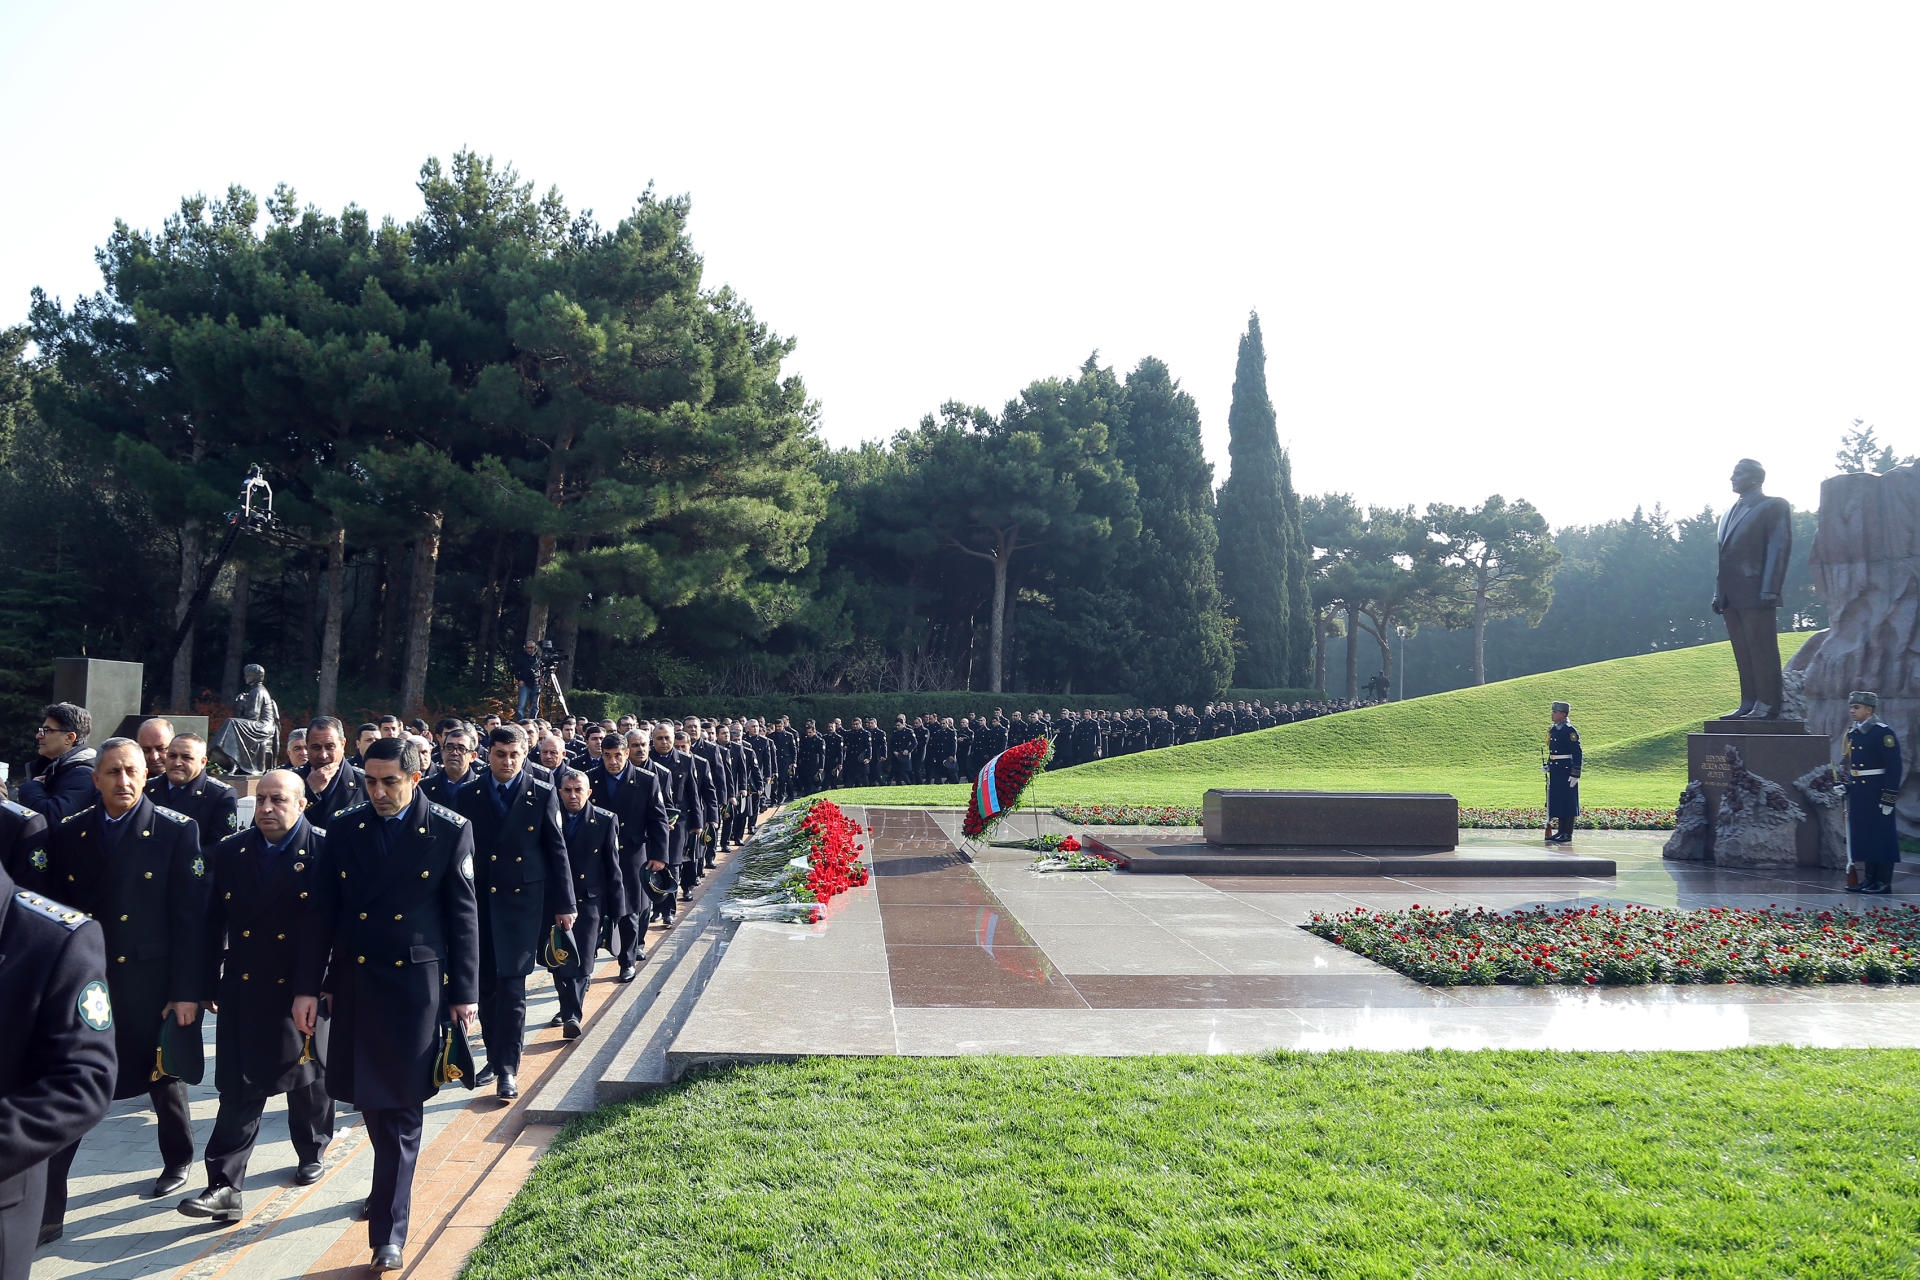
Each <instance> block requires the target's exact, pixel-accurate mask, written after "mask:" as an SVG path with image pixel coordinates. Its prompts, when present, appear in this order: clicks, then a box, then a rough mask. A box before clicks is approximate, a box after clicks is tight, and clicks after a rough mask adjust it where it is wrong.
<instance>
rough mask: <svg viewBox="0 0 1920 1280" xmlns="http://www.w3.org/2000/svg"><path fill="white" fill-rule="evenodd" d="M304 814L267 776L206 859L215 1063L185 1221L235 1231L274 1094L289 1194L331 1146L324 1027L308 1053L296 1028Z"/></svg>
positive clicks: (290, 776)
mask: <svg viewBox="0 0 1920 1280" xmlns="http://www.w3.org/2000/svg"><path fill="white" fill-rule="evenodd" d="M175 741H176V742H177V741H178V739H175ZM306 803H307V788H306V784H305V783H304V782H302V781H301V780H300V778H299V777H297V776H296V775H295V774H294V772H293V771H292V770H291V769H274V770H271V771H269V772H268V773H266V774H264V775H263V776H262V777H261V779H260V781H259V783H258V784H257V785H256V787H255V789H254V793H253V827H252V829H251V830H247V831H241V832H238V833H236V834H234V835H230V836H228V837H227V838H226V839H224V840H222V841H220V842H219V843H218V844H217V845H215V846H214V853H213V856H212V857H211V858H210V859H209V861H210V862H211V863H212V874H213V894H212V900H211V902H210V903H209V904H208V907H207V937H206V943H207V959H206V963H205V964H204V966H203V967H202V973H203V974H204V975H205V978H206V992H207V1003H208V1004H209V1005H211V1006H213V1007H215V1008H217V1009H218V1010H219V1011H220V1018H219V1022H218V1024H217V1025H216V1026H215V1028H214V1057H213V1083H214V1086H215V1087H216V1088H217V1089H219V1091H220V1112H219V1115H218V1117H217V1118H216V1119H215V1120H214V1122H213V1134H212V1136H211V1137H209V1138H208V1139H207V1151H206V1156H205V1159H206V1166H207V1189H206V1190H205V1191H203V1192H201V1193H200V1194H199V1195H197V1196H194V1197H193V1198H191V1199H189V1200H183V1201H182V1202H181V1203H180V1212H181V1213H184V1214H186V1215H187V1216H188V1217H190V1218H212V1219H214V1220H215V1221H219V1222H238V1221H239V1220H240V1216H241V1214H242V1212H243V1211H244V1210H243V1208H242V1204H241V1192H242V1188H243V1187H244V1186H245V1184H246V1178H247V1162H248V1160H249V1159H250V1158H251V1157H252V1155H253V1144H254V1141H255V1140H256V1139H257V1138H258V1137H259V1134H260V1115H261V1112H262V1111H264V1110H265V1109H266V1105H267V1099H268V1098H270V1097H272V1096H273V1095H274V1094H276V1093H284V1094H286V1095H287V1136H288V1137H289V1138H291V1139H292V1140H293V1150H294V1154H295V1155H296V1157H297V1158H298V1159H299V1164H298V1166H297V1167H296V1168H295V1169H294V1174H293V1181H294V1185H296V1186H303V1187H304V1186H310V1185H312V1184H313V1183H315V1182H318V1181H319V1180H320V1158H321V1156H322V1155H323V1154H325V1152H326V1149H327V1144H328V1143H329V1142H331V1141H333V1099H331V1098H329V1097H328V1096H327V1087H326V1084H325V1082H324V1081H322V1080H321V1078H320V1063H321V1061H322V1060H323V1059H324V1058H325V1057H326V1048H327V1045H326V1034H325V1033H326V1029H327V1026H328V1022H322V1023H321V1024H320V1027H321V1031H320V1034H319V1035H317V1036H315V1038H314V1041H313V1043H312V1044H311V1045H309V1044H308V1043H307V1041H306V1038H305V1037H304V1036H303V1035H302V1034H301V1033H300V1032H299V1031H298V1030H297V1029H296V1028H295V1027H294V1025H293V997H294V995H295V992H294V990H293V984H294V979H295V977H296V976H297V975H296V972H295V959H296V956H297V954H298V950H299V946H300V939H301V937H302V936H303V934H309V933H311V931H312V921H310V920H308V919H307V918H306V917H307V916H308V915H309V914H310V913H311V912H312V911H313V909H314V904H315V903H316V902H317V901H318V898H317V897H316V896H315V895H317V894H319V893H321V892H322V890H321V886H320V880H321V877H322V875H323V874H324V870H325V869H324V868H323V866H322V865H321V858H322V849H323V848H324V844H325V841H326V838H327V837H326V833H325V832H323V831H321V830H319V829H318V828H316V827H315V826H313V824H311V823H309V822H308V821H307V820H306V819H305V818H303V817H301V816H300V815H301V812H302V811H303V810H304V809H305V808H306ZM329 1021H330V1020H329Z"/></svg>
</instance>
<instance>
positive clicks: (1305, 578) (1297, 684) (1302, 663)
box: [1280, 449, 1315, 689]
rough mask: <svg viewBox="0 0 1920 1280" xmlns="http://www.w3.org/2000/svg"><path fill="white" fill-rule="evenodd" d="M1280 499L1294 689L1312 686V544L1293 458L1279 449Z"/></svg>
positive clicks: (1289, 670)
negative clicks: (1296, 486)
mask: <svg viewBox="0 0 1920 1280" xmlns="http://www.w3.org/2000/svg"><path fill="white" fill-rule="evenodd" d="M1280 502H1281V506H1282V509H1283V510H1284V511H1285V512H1286V522H1287V679H1286V684H1287V686H1288V687H1289V688H1293V689H1307V688H1313V687H1315V686H1314V681H1313V635H1314V609H1313V585H1312V582H1311V578H1312V572H1313V565H1312V563H1311V561H1312V560H1313V547H1312V545H1311V544H1310V543H1308V542H1307V533H1306V527H1305V523H1304V521H1303V520H1302V519H1301V515H1300V495H1299V494H1297V493H1295V492H1294V489H1293V460H1292V459H1291V458H1289V457H1288V456H1287V451H1286V450H1285V449H1282V450H1280Z"/></svg>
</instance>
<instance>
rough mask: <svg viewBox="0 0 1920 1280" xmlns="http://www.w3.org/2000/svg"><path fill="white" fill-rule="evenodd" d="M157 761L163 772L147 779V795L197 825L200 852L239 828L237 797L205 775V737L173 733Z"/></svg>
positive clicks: (156, 802) (220, 782)
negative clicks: (161, 775)
mask: <svg viewBox="0 0 1920 1280" xmlns="http://www.w3.org/2000/svg"><path fill="white" fill-rule="evenodd" d="M148 723H149V724H151V723H152V721H148ZM142 754H144V751H143V753H142ZM160 761H161V766H162V767H163V768H164V769H165V770H166V775H165V776H164V777H157V776H156V777H149V778H148V779H147V798H148V799H149V800H152V801H153V802H154V803H155V804H157V805H159V806H160V807H162V808H164V809H171V810H173V811H174V812H175V813H184V814H186V815H187V816H188V817H189V818H192V819H193V824H194V826H196V827H198V828H200V851H201V852H202V853H207V854H211V853H212V852H213V848H214V846H215V845H217V844H219V843H220V842H221V841H222V840H224V839H226V838H227V837H228V836H230V835H232V834H233V833H234V832H236V831H238V830H239V829H240V815H239V805H240V801H239V797H237V796H236V795H235V794H234V791H233V788H232V787H230V786H228V785H227V784H226V783H224V782H222V781H220V779H218V778H213V777H209V776H207V740H206V739H205V738H202V737H201V736H200V735H199V734H197V733H176V734H174V735H173V738H172V740H171V741H169V742H168V743H167V746H166V750H165V751H164V752H162V753H161V757H160Z"/></svg>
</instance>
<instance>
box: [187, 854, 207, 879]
mask: <svg viewBox="0 0 1920 1280" xmlns="http://www.w3.org/2000/svg"><path fill="white" fill-rule="evenodd" d="M189 869H190V870H191V871H192V872H193V878H194V879H195V880H198V879H199V878H200V877H201V876H204V875H206V874H207V860H206V859H205V858H200V857H196V858H194V860H193V864H192V866H191V867H190V868H189Z"/></svg>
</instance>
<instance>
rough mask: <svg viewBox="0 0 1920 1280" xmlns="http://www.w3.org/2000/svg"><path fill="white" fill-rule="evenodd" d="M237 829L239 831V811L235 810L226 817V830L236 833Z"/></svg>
mask: <svg viewBox="0 0 1920 1280" xmlns="http://www.w3.org/2000/svg"><path fill="white" fill-rule="evenodd" d="M239 829H240V812H239V810H237V809H236V810H235V811H234V812H232V813H230V814H228V815H227V830H229V831H238V830H239Z"/></svg>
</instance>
